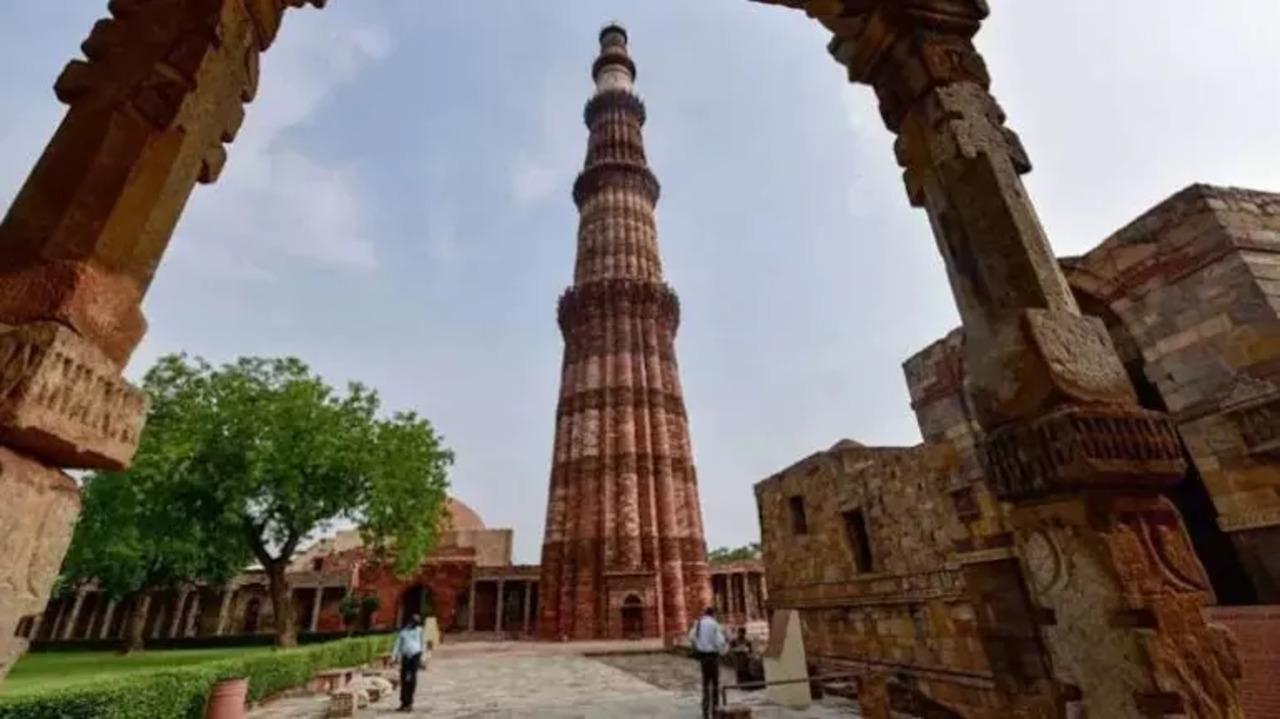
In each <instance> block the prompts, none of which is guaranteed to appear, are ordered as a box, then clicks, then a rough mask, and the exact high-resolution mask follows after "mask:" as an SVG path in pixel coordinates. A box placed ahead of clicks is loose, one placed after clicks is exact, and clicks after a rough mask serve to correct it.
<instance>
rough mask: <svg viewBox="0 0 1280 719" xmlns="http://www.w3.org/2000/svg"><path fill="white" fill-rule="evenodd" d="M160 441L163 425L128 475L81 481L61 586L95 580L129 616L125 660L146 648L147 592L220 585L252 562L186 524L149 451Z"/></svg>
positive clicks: (226, 541)
mask: <svg viewBox="0 0 1280 719" xmlns="http://www.w3.org/2000/svg"><path fill="white" fill-rule="evenodd" d="M163 433H164V428H163V425H162V426H161V427H160V428H158V429H157V430H156V431H151V432H148V433H147V434H146V436H145V437H144V439H143V450H142V452H141V453H140V455H139V458H138V462H136V463H135V464H134V466H133V467H132V468H131V469H130V470H129V471H127V472H118V473H100V474H91V475H89V476H88V477H87V478H86V479H85V480H84V483H83V485H82V487H81V503H82V505H81V506H82V509H81V515H80V521H79V522H78V523H77V524H76V529H75V534H74V535H73V537H72V540H71V546H70V548H69V549H68V551H67V557H66V559H65V560H64V562H63V565H62V576H61V583H62V584H63V586H66V587H71V586H75V585H78V584H81V583H84V582H88V581H91V580H96V581H97V584H98V588H99V590H100V591H102V593H103V594H104V595H105V596H106V597H107V598H108V599H110V600H112V601H115V602H120V603H122V604H121V606H124V607H127V608H128V613H127V615H126V616H125V618H124V627H125V629H124V637H123V640H124V641H123V644H122V649H123V650H124V651H125V652H126V653H127V652H133V651H137V650H139V649H142V648H143V644H144V641H145V640H144V637H143V632H144V630H145V627H146V618H147V613H148V611H149V609H150V605H151V598H150V594H149V593H148V591H147V590H151V589H175V588H177V587H178V586H180V585H182V584H186V583H190V582H197V581H203V582H208V583H210V584H214V585H218V584H223V583H225V582H226V581H228V580H229V579H231V577H232V576H234V575H235V574H236V573H237V572H238V571H240V570H241V569H243V568H244V566H245V564H246V563H247V561H248V559H249V551H248V548H247V547H246V546H245V544H244V543H243V542H240V541H236V539H235V538H234V537H228V536H226V535H220V534H216V533H215V534H209V533H208V532H206V531H205V527H203V526H202V525H200V524H198V523H195V522H191V521H188V518H187V517H186V515H185V514H184V511H183V509H184V507H186V506H187V502H185V501H184V498H183V497H181V496H176V495H175V494H174V492H175V490H177V489H179V487H177V486H176V485H175V484H174V483H172V482H169V481H167V480H168V478H167V477H166V476H165V475H164V474H162V473H158V471H157V470H158V469H160V468H161V467H160V466H158V465H157V463H156V462H155V460H156V459H157V453H156V451H155V449H154V448H155V447H156V446H157V445H158V446H161V447H163V446H164V445H165V441H164V439H163V437H162V435H163ZM180 610H181V608H177V609H176V610H175V611H180Z"/></svg>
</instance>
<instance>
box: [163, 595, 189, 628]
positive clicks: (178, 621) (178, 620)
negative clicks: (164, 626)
mask: <svg viewBox="0 0 1280 719" xmlns="http://www.w3.org/2000/svg"><path fill="white" fill-rule="evenodd" d="M189 596H191V590H190V589H183V590H182V591H180V592H178V598H177V600H176V603H175V604H174V605H173V617H172V619H171V620H170V621H169V634H168V636H169V637H173V638H176V637H181V636H182V627H183V623H182V618H183V615H184V613H185V612H186V609H187V597H189Z"/></svg>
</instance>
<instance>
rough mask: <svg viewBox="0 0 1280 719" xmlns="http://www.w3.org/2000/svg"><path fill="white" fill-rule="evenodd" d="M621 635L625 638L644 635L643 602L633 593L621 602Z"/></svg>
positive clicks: (635, 637) (637, 637) (638, 637)
mask: <svg viewBox="0 0 1280 719" xmlns="http://www.w3.org/2000/svg"><path fill="white" fill-rule="evenodd" d="M622 636H623V637H624V638H626V639H640V638H641V637H643V636H644V602H642V601H640V597H637V596H636V595H634V594H632V595H631V596H629V597H627V598H626V599H625V600H623V602H622Z"/></svg>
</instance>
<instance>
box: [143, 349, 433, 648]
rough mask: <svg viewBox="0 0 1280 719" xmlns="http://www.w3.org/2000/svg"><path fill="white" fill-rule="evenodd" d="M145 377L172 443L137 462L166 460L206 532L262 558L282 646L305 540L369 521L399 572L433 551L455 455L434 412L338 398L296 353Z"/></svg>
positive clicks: (289, 642) (168, 363) (175, 366)
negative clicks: (292, 565) (386, 409)
mask: <svg viewBox="0 0 1280 719" xmlns="http://www.w3.org/2000/svg"><path fill="white" fill-rule="evenodd" d="M143 385H144V387H145V389H146V390H147V391H148V393H149V394H150V396H151V402H152V411H151V414H150V417H149V418H148V428H147V433H148V435H150V434H152V433H156V434H157V436H159V437H163V438H164V441H163V442H161V441H155V442H145V441H144V443H143V447H142V448H141V450H140V452H139V463H138V464H139V465H141V466H154V467H156V468H158V472H159V473H160V474H161V475H163V477H164V478H165V479H164V481H165V482H166V483H168V485H169V489H170V490H171V492H172V496H173V497H174V498H175V500H176V502H177V504H176V508H177V509H178V511H180V512H181V513H182V514H183V515H184V516H185V517H186V518H187V521H189V522H192V523H193V524H196V525H198V526H199V527H200V530H199V531H200V532H201V533H202V534H204V535H206V536H215V535H216V536H227V537H235V538H236V539H237V541H239V542H240V543H241V546H242V547H244V548H246V549H247V550H248V552H250V553H251V554H252V556H253V557H254V558H256V559H257V561H258V562H259V563H260V564H261V565H262V568H263V570H264V571H265V573H266V575H267V579H268V582H269V584H270V590H271V602H272V609H273V610H274V615H275V618H276V636H277V643H278V644H280V645H281V646H294V645H295V644H296V643H297V627H296V626H295V621H296V620H295V617H294V611H293V605H292V601H291V596H290V594H291V592H290V588H289V585H288V580H287V577H286V575H285V571H286V569H287V568H288V565H289V562H290V560H291V559H292V557H293V554H294V552H295V550H297V548H298V545H299V543H300V542H302V541H303V540H304V539H305V538H307V537H309V536H314V535H315V534H316V533H318V532H322V531H324V530H326V529H328V528H329V527H330V526H331V524H332V523H333V522H335V521H337V520H349V521H354V522H357V523H360V524H361V526H362V532H363V534H364V537H365V540H366V542H367V543H368V546H369V547H370V548H371V550H373V551H374V552H375V553H376V554H378V555H379V556H383V557H386V558H388V559H389V560H390V561H391V563H392V565H393V566H394V567H395V568H396V570H397V572H399V573H407V572H408V571H411V570H412V569H413V568H416V567H417V566H418V565H419V564H420V563H421V562H422V559H423V558H424V557H425V556H426V555H427V554H428V553H429V552H430V551H431V550H432V549H433V548H434V546H435V544H436V541H437V539H438V536H439V530H440V525H441V522H442V521H443V520H444V518H445V516H446V510H447V504H448V502H447V494H446V492H447V490H448V476H447V472H448V467H449V466H450V465H451V464H452V462H453V454H452V453H451V452H450V451H449V450H448V449H446V448H445V447H444V445H443V444H442V441H441V438H440V437H439V436H438V435H437V434H436V433H435V431H434V430H433V429H432V427H431V424H430V423H429V422H427V421H426V420H425V419H422V418H421V417H418V416H417V415H416V414H413V413H410V412H401V413H396V414H394V415H392V416H390V417H382V416H380V415H379V409H380V405H381V403H380V401H379V398H378V395H377V393H376V392H373V391H372V390H369V389H367V388H365V387H364V386H363V385H360V384H358V383H351V384H349V385H348V386H347V389H346V392H345V393H341V394H339V393H337V392H335V391H334V390H333V388H331V387H330V386H329V385H328V384H326V383H325V382H324V380H323V379H321V378H320V377H319V376H316V375H314V374H312V373H311V371H310V369H309V368H308V367H307V366H306V364H304V363H303V362H302V361H300V360H297V359H294V358H282V359H266V358H256V357H251V358H241V359H239V360H237V361H236V362H234V363H231V364H227V365H224V366H222V367H217V368H215V367H214V366H212V365H210V364H209V363H208V362H205V361H204V360H202V359H199V358H195V359H191V358H188V357H187V356H185V355H170V356H166V357H163V358H161V359H160V360H159V362H158V363H157V364H156V365H155V366H154V367H153V368H152V369H151V370H150V371H149V372H148V373H147V375H146V378H145V379H144V381H143ZM144 455H145V456H144ZM133 471H134V470H130V472H133Z"/></svg>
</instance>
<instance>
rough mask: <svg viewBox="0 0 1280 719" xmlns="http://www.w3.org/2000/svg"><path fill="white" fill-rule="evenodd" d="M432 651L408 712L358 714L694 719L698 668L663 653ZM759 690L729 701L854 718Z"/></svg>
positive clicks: (792, 716) (839, 705) (312, 707)
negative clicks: (777, 699) (770, 697)
mask: <svg viewBox="0 0 1280 719" xmlns="http://www.w3.org/2000/svg"><path fill="white" fill-rule="evenodd" d="M455 647H457V649H454V648H450V650H449V651H442V652H440V653H437V655H436V656H435V657H433V658H432V660H431V661H430V663H429V664H428V666H427V669H426V671H425V672H423V674H422V675H421V678H420V679H419V681H418V697H417V701H416V702H415V706H416V709H415V711H414V713H413V714H411V715H406V714H401V713H398V712H396V711H395V707H396V705H397V701H396V700H397V697H390V698H387V699H384V700H383V701H381V702H379V703H378V704H377V705H376V706H371V707H369V708H368V709H365V710H363V711H360V712H358V713H357V716H360V717H397V716H416V717H433V718H435V717H438V718H440V719H516V718H517V717H530V718H536V719H543V718H545V719H641V718H642V717H643V718H645V719H697V717H699V716H701V711H700V709H699V706H698V704H699V697H698V674H697V666H696V665H695V664H694V663H693V662H692V661H690V660H687V659H681V658H679V657H676V656H672V655H669V654H634V653H633V654H630V655H625V656H608V657H587V656H581V655H578V654H574V653H571V652H570V651H569V650H567V649H561V650H559V651H545V652H543V651H539V650H538V647H537V645H523V646H510V647H500V646H499V647H489V648H488V649H487V650H482V648H480V647H464V646H463V645H455ZM763 699H764V697H763V694H762V693H753V694H747V695H742V694H738V695H736V697H735V696H734V695H732V694H731V696H730V701H731V702H733V701H738V702H741V703H746V704H751V705H752V706H753V707H755V716H756V717H760V718H761V719H835V718H836V717H845V718H850V717H857V716H858V715H857V714H856V713H855V711H854V709H853V705H852V704H850V703H845V702H841V701H839V700H836V701H835V702H833V701H832V700H826V701H823V702H821V703H819V704H815V705H814V707H812V708H811V709H809V710H806V711H803V712H797V711H790V710H786V709H782V708H780V707H774V706H766V705H764V702H763ZM326 705H327V699H326V698H323V697H300V698H296V699H287V700H282V701H279V702H274V703H272V704H270V705H268V706H266V707H263V708H261V709H258V710H255V711H253V712H250V714H249V717H250V719H313V718H318V717H321V716H323V715H324V708H325V706H326Z"/></svg>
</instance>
